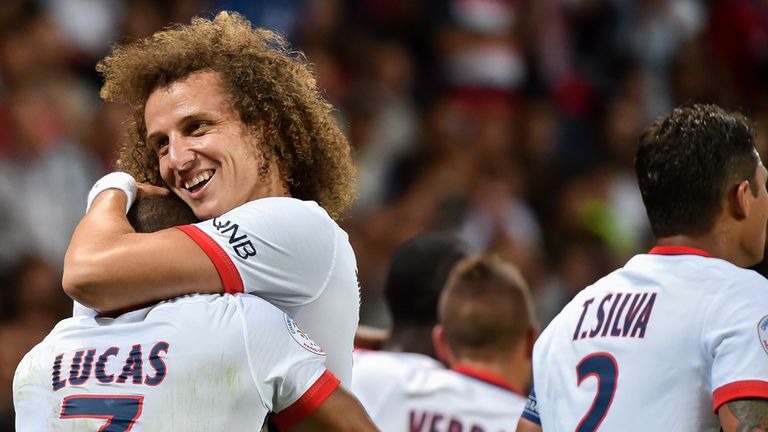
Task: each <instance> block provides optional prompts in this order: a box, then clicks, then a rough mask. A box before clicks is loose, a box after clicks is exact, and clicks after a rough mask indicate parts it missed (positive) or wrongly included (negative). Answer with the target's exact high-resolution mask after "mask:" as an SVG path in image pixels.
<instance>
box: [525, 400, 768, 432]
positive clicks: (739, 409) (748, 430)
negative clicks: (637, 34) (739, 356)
mask: <svg viewBox="0 0 768 432" xmlns="http://www.w3.org/2000/svg"><path fill="white" fill-rule="evenodd" d="M718 415H719V416H720V424H721V425H722V427H723V432H766V431H768V400H766V399H739V400H735V401H731V402H728V403H726V404H725V405H723V406H721V407H720V409H719V410H718ZM518 431H520V429H518Z"/></svg>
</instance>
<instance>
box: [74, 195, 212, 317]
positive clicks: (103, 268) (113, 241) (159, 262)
mask: <svg viewBox="0 0 768 432" xmlns="http://www.w3.org/2000/svg"><path fill="white" fill-rule="evenodd" d="M125 205H126V196H125V194H124V193H123V192H121V191H119V190H116V189H109V190H106V191H104V192H101V193H100V194H99V195H98V197H97V198H96V199H95V200H94V201H93V204H92V206H91V208H90V210H89V211H88V212H87V213H86V214H85V216H84V217H83V219H82V220H81V221H80V223H79V224H78V226H77V228H76V229H75V232H74V234H73V235H72V240H71V242H70V244H69V248H68V250H67V254H66V256H65V258H64V276H63V280H62V284H63V286H64V291H65V292H66V293H67V294H68V295H69V296H70V297H72V298H73V299H75V300H77V301H78V302H80V303H82V304H84V305H86V306H88V307H91V308H93V309H95V310H97V311H102V312H104V311H112V310H117V309H122V308H127V307H131V306H135V305H138V304H144V303H148V302H152V301H158V300H163V299H167V298H172V297H177V296H179V295H184V294H190V293H218V292H224V289H223V286H222V282H221V279H220V278H219V275H218V273H217V271H216V268H215V267H214V265H213V263H212V262H211V260H210V259H209V258H208V256H207V255H206V253H205V252H204V251H203V250H202V249H201V248H200V247H199V246H198V245H197V244H196V243H195V242H194V241H193V240H192V239H191V238H189V236H187V235H186V234H184V233H183V232H182V231H180V230H178V229H167V230H162V231H158V232H156V233H148V234H139V233H136V232H135V231H134V230H133V228H132V227H131V225H130V224H129V223H128V219H127V218H126V216H125Z"/></svg>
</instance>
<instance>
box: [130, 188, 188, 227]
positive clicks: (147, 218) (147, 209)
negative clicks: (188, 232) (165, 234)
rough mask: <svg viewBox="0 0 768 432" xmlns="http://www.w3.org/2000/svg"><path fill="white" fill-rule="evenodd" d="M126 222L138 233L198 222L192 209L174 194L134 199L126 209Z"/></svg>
mask: <svg viewBox="0 0 768 432" xmlns="http://www.w3.org/2000/svg"><path fill="white" fill-rule="evenodd" d="M128 222H130V223H131V226H132V227H133V229H135V230H136V232H140V233H151V232H155V231H160V230H164V229H167V228H171V227H174V226H179V225H187V224H191V223H196V222H199V220H198V219H197V217H195V214H194V213H193V212H192V209H191V208H189V206H188V205H187V204H186V203H184V201H182V200H181V198H179V197H177V196H176V195H168V196H152V197H147V198H144V199H142V200H140V201H136V202H135V203H133V205H132V206H131V209H130V210H129V211H128Z"/></svg>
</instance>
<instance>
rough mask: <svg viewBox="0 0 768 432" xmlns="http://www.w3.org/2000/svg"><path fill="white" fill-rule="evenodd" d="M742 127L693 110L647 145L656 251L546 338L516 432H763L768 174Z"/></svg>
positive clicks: (665, 124) (580, 302) (644, 167)
mask: <svg viewBox="0 0 768 432" xmlns="http://www.w3.org/2000/svg"><path fill="white" fill-rule="evenodd" d="M754 137H755V132H754V130H753V129H752V128H751V127H750V125H749V123H748V121H747V119H746V118H744V117H743V116H742V115H740V114H738V113H731V112H727V111H725V110H723V109H721V108H719V107H716V106H713V105H685V106H682V107H680V108H677V109H675V110H674V111H673V112H672V113H671V114H669V115H667V116H665V117H662V118H659V119H657V120H656V121H654V122H653V123H652V124H651V125H650V126H649V127H648V128H647V129H646V130H645V131H644V132H643V134H642V135H641V137H640V140H639V144H638V148H637V153H636V159H635V169H636V172H637V177H638V183H639V186H640V191H641V194H642V197H643V203H644V204H645V207H646V212H647V214H648V218H649V220H650V223H651V228H652V230H653V234H654V236H655V238H656V245H655V246H654V247H653V248H652V249H651V250H650V252H648V253H647V254H639V255H637V256H635V257H633V258H632V259H630V260H629V261H628V262H627V263H626V265H625V266H624V267H622V268H620V269H618V270H616V271H614V272H612V273H611V274H609V275H607V276H606V277H604V278H602V279H600V280H599V281H597V282H596V283H595V284H593V285H591V286H589V287H587V288H585V289H584V290H583V291H581V292H580V293H579V294H578V295H576V297H575V298H574V299H573V300H572V301H571V302H570V303H569V304H568V305H567V306H565V308H564V309H563V310H562V311H561V312H560V314H559V315H558V316H557V317H555V319H554V320H553V321H552V322H551V323H550V324H549V326H548V327H547V328H546V329H545V330H544V331H543V332H542V334H541V336H540V338H539V339H538V341H537V342H536V345H535V347H534V352H533V372H534V390H532V392H531V396H530V398H529V403H528V406H527V408H526V411H525V412H524V414H523V418H522V419H521V420H520V424H519V425H518V432H522V431H525V432H530V431H537V430H541V429H543V430H544V431H547V432H549V431H569V432H570V431H577V432H591V431H598V430H599V431H622V432H626V431H641V430H642V431H648V430H653V431H662V430H670V431H671V430H674V431H717V430H720V428H721V427H722V430H723V431H725V432H731V431H737V430H745V429H743V428H745V427H747V429H748V430H750V431H757V430H759V431H764V430H768V281H766V279H765V278H763V277H762V276H761V275H759V274H758V273H756V272H754V271H751V270H746V269H745V268H746V267H750V266H752V265H755V264H757V263H758V262H760V261H761V260H762V259H763V255H764V248H765V238H766V222H768V192H766V179H768V171H766V168H765V167H764V166H763V164H762V162H761V161H760V156H759V154H758V152H757V150H756V149H755V147H754V140H755V138H754Z"/></svg>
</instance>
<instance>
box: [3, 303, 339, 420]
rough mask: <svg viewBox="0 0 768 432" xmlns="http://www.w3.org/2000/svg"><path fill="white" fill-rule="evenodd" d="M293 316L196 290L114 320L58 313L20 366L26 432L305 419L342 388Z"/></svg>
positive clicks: (18, 396) (19, 398) (19, 402)
mask: <svg viewBox="0 0 768 432" xmlns="http://www.w3.org/2000/svg"><path fill="white" fill-rule="evenodd" d="M323 360H324V355H323V354H322V353H320V350H319V348H318V347H317V345H315V344H314V343H313V342H312V341H311V339H309V338H308V337H307V336H306V335H305V334H304V333H303V332H301V330H299V329H298V327H297V326H296V322H295V321H293V320H292V319H291V318H290V317H289V316H288V315H287V314H285V313H284V312H282V311H280V310H278V309H277V308H275V307H274V306H272V305H270V304H269V303H267V302H266V301H264V300H262V299H260V298H258V297H254V296H245V295H236V296H230V295H192V296H187V297H180V298H177V299H174V300H169V301H166V302H163V303H159V304H157V305H155V306H152V307H149V308H146V309H141V310H138V311H134V312H128V313H126V314H124V315H121V316H119V317H117V318H115V319H112V318H90V317H75V318H70V319H67V320H64V321H62V322H60V323H59V324H58V325H57V326H56V327H55V328H54V329H53V330H52V331H51V333H50V334H49V335H48V336H47V337H46V338H45V339H44V340H43V341H42V342H41V343H40V344H39V345H37V346H36V347H35V348H34V349H32V351H30V352H29V353H28V354H27V355H26V356H25V357H24V359H23V360H22V362H21V363H20V364H19V366H18V368H17V370H16V375H15V377H14V383H13V393H14V405H15V409H16V430H17V431H18V432H40V431H55V432H74V431H78V432H89V431H94V432H95V431H105V432H119V431H128V430H130V431H133V432H139V431H153V432H154V431H228V432H237V431H243V432H246V431H248V432H251V431H255V430H258V429H259V428H260V426H261V424H262V422H263V420H264V417H265V415H266V414H267V413H268V412H270V411H272V412H277V414H276V415H275V417H274V419H275V422H276V423H277V424H278V425H283V426H286V425H291V424H294V423H296V422H298V421H301V420H302V419H303V418H305V417H306V415H308V414H309V413H311V412H312V411H314V409H315V408H316V407H317V406H319V405H320V404H321V403H322V402H323V401H324V400H325V399H326V398H327V397H328V396H329V395H330V394H331V393H332V392H333V390H335V389H336V388H337V387H338V384H339V381H338V380H337V379H336V378H335V377H334V376H333V374H331V373H330V372H328V371H326V369H325V367H324V366H323Z"/></svg>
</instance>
